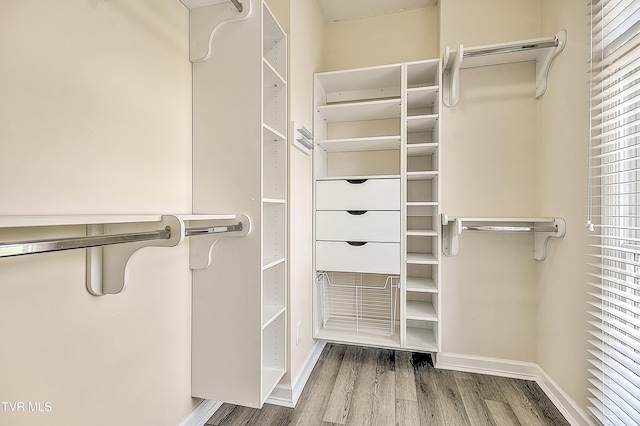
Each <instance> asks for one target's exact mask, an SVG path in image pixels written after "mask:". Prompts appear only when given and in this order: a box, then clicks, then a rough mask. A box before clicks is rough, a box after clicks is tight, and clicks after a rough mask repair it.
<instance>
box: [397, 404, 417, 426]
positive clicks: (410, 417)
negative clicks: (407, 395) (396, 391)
mask: <svg viewBox="0 0 640 426" xmlns="http://www.w3.org/2000/svg"><path fill="white" fill-rule="evenodd" d="M395 424H396V425H397V426H417V425H420V414H419V412H418V401H407V400H405V399H396V422H395Z"/></svg>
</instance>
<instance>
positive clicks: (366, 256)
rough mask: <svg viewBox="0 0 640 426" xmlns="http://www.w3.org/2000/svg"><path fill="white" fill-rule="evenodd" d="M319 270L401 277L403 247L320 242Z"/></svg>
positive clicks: (317, 242)
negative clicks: (401, 250)
mask: <svg viewBox="0 0 640 426" xmlns="http://www.w3.org/2000/svg"><path fill="white" fill-rule="evenodd" d="M316 269H317V270H322V271H337V272H363V273H370V274H394V275H397V274H400V243H370V242H367V243H364V244H363V245H359V246H358V245H351V244H349V243H347V242H344V241H343V242H334V241H316Z"/></svg>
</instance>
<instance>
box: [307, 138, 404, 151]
mask: <svg viewBox="0 0 640 426" xmlns="http://www.w3.org/2000/svg"><path fill="white" fill-rule="evenodd" d="M400 140H401V138H400V135H391V136H373V137H363V138H346V139H324V140H319V141H317V144H318V146H319V147H320V148H322V149H324V150H325V151H326V152H359V151H388V150H398V149H400Z"/></svg>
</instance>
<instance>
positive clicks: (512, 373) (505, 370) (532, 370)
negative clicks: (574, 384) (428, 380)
mask: <svg viewBox="0 0 640 426" xmlns="http://www.w3.org/2000/svg"><path fill="white" fill-rule="evenodd" d="M435 366H436V368H441V369H444V370H455V371H466V372H469V373H479V374H489V375H492V376H501V377H511V378H515V379H523V380H533V381H535V382H536V383H537V384H538V385H539V386H540V388H541V389H542V391H543V392H544V393H545V394H546V395H547V396H548V397H549V399H550V400H551V402H553V404H554V405H555V406H556V407H557V408H558V410H560V412H561V413H562V415H563V416H564V417H565V418H566V419H567V421H568V422H569V423H570V424H571V425H574V426H593V425H594V424H595V423H593V421H591V419H590V417H589V416H587V415H586V413H585V412H584V411H583V410H582V409H581V408H580V407H579V406H578V405H577V404H576V403H575V401H574V400H573V399H571V398H570V397H569V396H568V395H567V394H566V393H565V391H564V390H562V388H561V387H560V386H558V384H557V383H556V382H555V381H553V379H551V377H549V375H548V374H547V373H546V372H545V371H544V370H543V369H542V368H541V367H540V366H539V365H538V364H535V363H532V362H522V361H512V360H505V359H499V358H489V357H479V356H473V355H462V354H455V353H449V352H440V353H438V354H437V355H436V362H435Z"/></svg>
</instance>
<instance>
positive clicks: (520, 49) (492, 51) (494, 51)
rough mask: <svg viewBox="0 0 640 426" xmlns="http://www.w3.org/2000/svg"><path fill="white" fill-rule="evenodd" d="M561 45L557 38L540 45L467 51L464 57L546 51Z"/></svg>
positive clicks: (532, 44)
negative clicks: (533, 50)
mask: <svg viewBox="0 0 640 426" xmlns="http://www.w3.org/2000/svg"><path fill="white" fill-rule="evenodd" d="M559 44H560V42H559V41H558V39H557V38H556V39H554V40H551V41H543V42H540V43H530V44H518V45H512V46H502V47H487V48H485V49H477V50H476V49H473V50H465V51H464V53H463V57H465V58H473V57H476V56H487V55H496V54H499V53H514V52H523V51H526V50H532V49H545V48H548V47H557V46H558V45H559Z"/></svg>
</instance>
